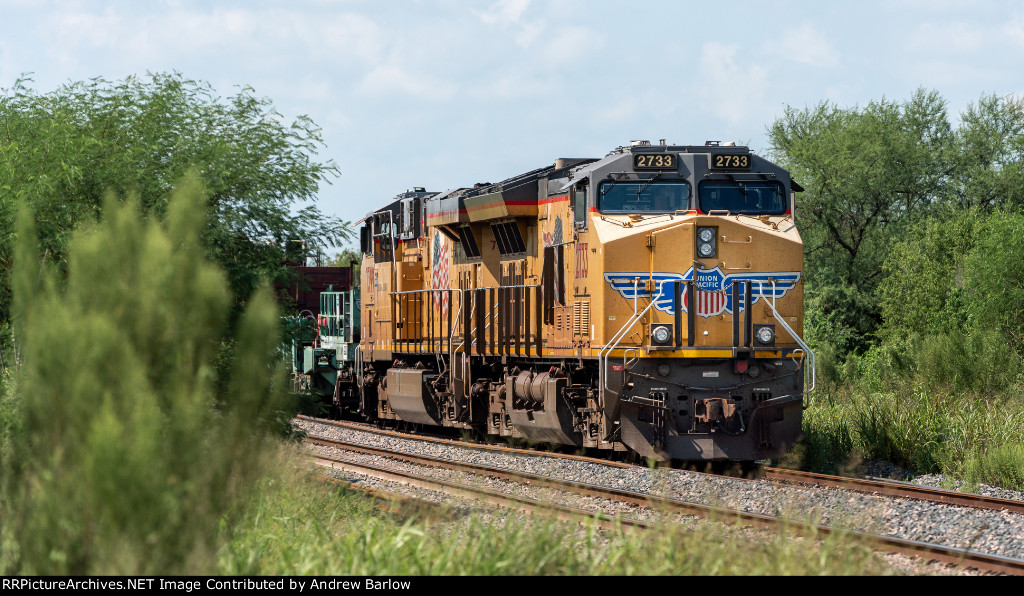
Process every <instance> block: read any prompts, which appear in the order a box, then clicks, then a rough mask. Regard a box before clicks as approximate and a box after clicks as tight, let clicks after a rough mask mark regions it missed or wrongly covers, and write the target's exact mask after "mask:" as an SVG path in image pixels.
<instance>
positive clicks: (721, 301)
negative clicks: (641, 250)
mask: <svg viewBox="0 0 1024 596" xmlns="http://www.w3.org/2000/svg"><path fill="white" fill-rule="evenodd" d="M648 278H653V279H654V285H655V291H654V293H653V294H652V293H651V292H648V291H647V290H645V289H644V280H646V279H648ZM604 279H605V281H606V282H608V284H609V285H611V287H612V289H613V290H615V291H617V292H618V293H619V294H621V295H622V297H623V298H625V299H626V300H645V301H646V300H651V299H653V298H655V297H657V301H656V302H655V304H654V308H656V309H658V310H660V311H662V312H666V313H668V314H672V315H674V314H675V308H674V307H673V305H674V301H673V299H672V298H673V297H672V282H675V281H688V280H691V279H692V280H693V281H694V285H695V286H696V288H695V290H694V296H693V306H694V311H695V312H694V314H696V315H698V316H701V317H713V316H717V315H720V314H722V313H729V314H733V313H734V312H735V313H739V312H742V311H743V309H744V308H746V307H747V305H746V304H745V302H746V286H747V285H749V286H750V302H751V304H754V303H756V302H757V301H758V300H760V299H761V298H770V299H774V300H778V299H779V298H783V297H785V295H786V294H787V293H788V292H789V291H790V290H792V289H793V288H795V287H796V284H797V282H798V281H800V272H799V271H773V272H768V273H731V274H728V275H726V274H724V273H722V270H721V269H719V268H718V267H715V268H714V269H698V270H696V271H694V269H693V267H690V268H689V269H687V270H686V273H682V274H680V273H667V272H657V273H654V274H653V275H652V274H650V273H648V272H646V271H639V272H617V273H605V274H604ZM734 281H738V282H740V285H739V304H733V300H732V284H733V282H734ZM682 288H683V289H682V296H681V298H680V304H681V305H682V309H683V312H687V310H686V304H687V299H688V296H687V291H688V290H687V289H686V286H685V285H683V286H682Z"/></svg>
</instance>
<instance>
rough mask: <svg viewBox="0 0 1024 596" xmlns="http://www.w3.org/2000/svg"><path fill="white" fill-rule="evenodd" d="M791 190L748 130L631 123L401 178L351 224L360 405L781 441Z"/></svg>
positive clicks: (797, 263) (809, 365) (804, 355)
mask: <svg viewBox="0 0 1024 596" xmlns="http://www.w3.org/2000/svg"><path fill="white" fill-rule="evenodd" d="M800 190H802V189H801V188H800V187H799V186H798V185H797V184H796V182H794V181H792V180H791V179H790V175H789V173H788V172H786V171H785V170H783V169H782V168H780V167H779V166H777V165H775V164H773V163H771V162H769V161H767V160H766V159H764V158H762V157H759V156H757V155H755V154H754V153H752V152H751V151H750V150H749V148H747V147H742V146H736V145H735V144H731V143H728V144H722V143H717V142H709V143H707V144H705V145H702V146H690V145H668V144H666V143H665V142H664V141H662V142H661V143H660V144H652V143H650V142H647V141H634V142H633V143H631V144H630V145H628V146H622V147H618V148H617V149H615V150H613V151H612V152H610V153H609V154H608V155H606V156H605V157H603V158H588V159H576V158H562V159H558V160H555V161H554V163H553V164H552V165H548V166H545V167H542V168H539V169H536V170H533V171H530V172H526V173H524V174H520V175H518V176H514V177H512V178H509V179H507V180H504V181H502V182H499V183H495V184H491V183H485V184H476V185H473V186H466V187H462V188H456V189H452V190H448V191H445V192H428V191H426V190H425V189H423V188H416V189H414V190H412V191H408V192H405V193H402V194H400V195H398V196H397V197H395V198H394V199H393V200H392V201H391V202H390V203H388V204H387V205H385V206H383V207H382V208H380V209H378V210H376V211H374V212H372V213H370V214H369V215H368V216H367V218H366V219H365V220H364V222H363V226H362V228H361V247H362V251H363V260H362V270H361V309H362V319H361V320H362V324H361V334H360V336H361V337H360V343H359V349H358V350H357V351H355V353H354V357H355V358H356V359H357V362H356V367H355V370H356V373H355V381H356V390H355V391H356V393H357V394H358V401H359V408H360V409H361V410H362V411H363V413H364V414H365V415H367V416H369V417H371V418H375V419H377V420H381V421H405V422H408V423H413V424H420V425H434V426H443V427H453V428H460V429H468V430H472V431H475V432H478V433H480V434H486V435H492V436H496V437H518V438H522V439H525V440H527V441H531V442H538V443H555V444H561V445H567V446H573V447H577V448H580V449H590V450H598V451H605V452H610V453H611V452H631V453H633V454H635V455H636V456H640V457H643V458H649V459H653V460H685V461H702V460H703V461H716V460H717V461H722V460H728V461H753V460H758V459H766V458H772V457H777V456H780V455H782V454H783V453H784V452H786V451H787V450H788V449H789V448H790V447H791V446H792V445H793V444H794V443H795V442H796V441H797V440H798V439H799V437H800V434H801V422H802V412H803V408H804V397H805V394H806V393H807V392H808V391H809V390H810V389H813V383H814V377H813V374H814V366H813V359H814V355H813V353H812V352H811V350H810V349H809V348H808V347H807V345H806V344H805V343H804V341H803V340H802V339H801V334H802V332H803V322H804V321H803V317H804V312H803V245H802V241H801V238H800V234H799V232H798V230H797V226H796V218H795V210H794V194H793V193H795V192H798V191H800ZM808 383H809V384H810V386H809V387H808ZM805 388H806V389H807V391H805Z"/></svg>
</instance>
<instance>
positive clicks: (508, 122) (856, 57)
mask: <svg viewBox="0 0 1024 596" xmlns="http://www.w3.org/2000/svg"><path fill="white" fill-rule="evenodd" d="M0 15H3V16H2V18H0V88H9V87H10V86H11V84H12V83H13V81H14V80H15V78H17V77H18V76H19V75H20V74H22V73H33V75H32V76H33V79H34V80H35V85H34V87H35V89H36V90H38V91H40V92H47V91H51V90H53V89H55V88H56V87H58V86H59V85H61V84H62V83H65V82H68V81H74V80H83V79H88V78H92V77H96V76H102V77H104V78H107V79H109V80H117V79H121V78H124V77H125V76H127V75H131V74H137V75H144V74H145V73H146V72H147V71H150V72H158V71H169V70H178V71H180V72H182V73H183V74H184V75H185V76H187V77H190V78H193V79H201V80H206V81H209V82H210V83H212V84H213V85H214V87H215V88H216V89H217V90H218V91H219V92H220V93H221V94H222V95H225V96H227V95H231V94H232V93H234V91H235V89H236V87H237V86H239V85H251V86H252V87H254V88H255V90H256V93H257V94H258V95H261V96H266V97H269V98H270V99H271V100H273V102H274V105H275V106H276V107H277V108H278V110H279V111H280V112H282V114H284V115H285V116H286V117H289V118H293V117H294V116H296V115H298V114H306V115H308V116H310V117H311V118H312V119H313V120H314V121H315V122H316V123H317V124H319V125H320V126H321V127H322V128H323V132H324V139H325V141H326V144H327V148H326V150H325V151H324V152H323V153H322V154H321V155H320V156H319V158H320V159H322V160H333V161H335V162H336V163H337V164H338V167H339V168H340V170H341V174H342V175H341V177H340V178H338V179H336V180H335V181H334V183H333V184H331V185H329V186H325V187H324V188H322V189H321V193H320V200H319V202H318V204H319V206H320V208H321V209H322V210H323V211H324V212H326V213H329V214H333V215H336V216H337V217H339V218H341V219H344V220H350V221H354V220H358V219H360V218H362V217H363V216H364V215H365V214H366V213H367V212H369V211H371V210H373V209H374V208H375V207H376V206H378V205H379V204H381V203H383V202H384V201H386V200H387V199H389V198H391V197H393V196H394V195H395V194H397V193H399V192H401V191H403V190H405V189H407V188H412V187H414V186H424V187H426V188H427V189H428V190H445V189H447V188H454V187H458V186H465V185H471V184H473V183H475V182H484V181H490V182H496V181H498V180H501V179H504V178H507V177H509V176H512V175H514V174H518V173H521V172H525V171H527V170H531V169H534V168H538V167H542V166H544V165H547V164H550V163H552V162H553V161H554V159H555V158H557V157H600V156H602V155H604V154H605V153H607V152H608V150H610V149H612V148H614V147H616V146H618V145H622V144H626V143H628V142H629V141H630V140H632V139H650V140H653V141H654V142H657V140H658V139H667V140H668V142H670V143H678V144H702V143H703V142H704V141H706V140H722V141H729V140H732V141H737V142H739V143H741V144H749V145H750V146H751V147H752V148H753V149H754V150H755V151H758V152H760V153H764V152H765V151H766V150H767V149H769V147H768V141H767V137H766V134H765V130H766V128H767V127H768V126H769V125H770V124H771V123H772V122H773V121H774V120H775V119H776V118H778V117H779V116H781V115H782V113H783V110H784V109H785V107H786V106H787V105H788V106H794V107H797V108H803V107H806V106H812V105H815V104H817V103H819V102H821V101H825V100H828V101H832V102H835V103H837V104H839V105H840V106H845V107H852V106H854V105H860V106H863V105H864V104H866V103H867V102H869V101H872V100H879V99H882V98H883V97H884V98H886V99H889V100H894V101H903V100H905V99H907V98H909V97H910V95H911V94H912V93H913V91H914V90H915V89H917V88H918V87H924V88H927V89H934V90H937V91H938V92H939V93H941V94H942V96H943V97H944V98H945V99H946V100H947V102H948V104H949V113H950V116H951V118H953V119H954V121H955V119H956V116H957V114H959V112H960V111H961V110H963V109H964V108H965V107H967V105H968V104H969V103H970V102H974V101H977V100H978V98H979V97H981V96H982V95H983V94H996V95H1000V96H1004V95H1010V94H1013V95H1018V96H1019V95H1022V94H1024V3H1022V2H1019V1H1018V0H1012V1H997V0H992V1H984V0H980V1H972V2H967V1H963V2H955V1H951V0H927V1H925V0H883V1H860V2H838V1H825V0H816V1H807V0H778V1H754V0H731V1H729V2H712V1H709V0H699V1H684V0H630V1H626V0H477V1H470V0H433V1H427V0H390V1H379V0H376V1H363V0H287V1H269V0H262V1H261V0H249V1H233V0H222V1H218V0H206V1H190V0H146V1H140V0H133V1H125V0H105V1H88V0H77V1H74V0H66V1H59V0H52V1H47V0H0Z"/></svg>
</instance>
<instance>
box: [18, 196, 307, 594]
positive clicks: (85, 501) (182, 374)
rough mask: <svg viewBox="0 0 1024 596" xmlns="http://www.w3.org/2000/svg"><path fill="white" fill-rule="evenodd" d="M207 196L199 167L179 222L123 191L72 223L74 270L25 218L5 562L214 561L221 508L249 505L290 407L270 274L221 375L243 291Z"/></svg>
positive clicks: (51, 566) (112, 568)
mask: <svg viewBox="0 0 1024 596" xmlns="http://www.w3.org/2000/svg"><path fill="white" fill-rule="evenodd" d="M203 204H204V196H203V192H202V189H201V187H200V185H199V183H198V182H197V181H196V180H195V178H190V179H187V180H186V181H184V182H183V183H182V184H181V185H180V186H179V188H178V189H177V190H176V191H175V192H174V194H173V196H172V199H171V201H170V203H169V204H168V207H167V216H166V223H165V224H161V223H159V222H158V221H157V220H156V219H154V218H150V220H149V221H148V222H146V221H143V220H142V219H141V218H140V214H139V204H138V201H137V200H135V199H130V200H128V201H126V202H125V203H124V205H122V206H119V205H118V204H117V201H116V200H115V199H114V198H113V195H110V196H108V198H107V199H106V203H105V205H104V207H103V213H104V218H103V221H102V222H100V223H96V224H93V225H90V226H86V227H85V228H83V229H80V230H79V231H76V232H75V233H74V234H72V238H71V239H70V241H69V248H68V251H67V253H68V264H67V281H66V285H65V284H63V283H61V281H60V280H59V279H58V276H57V275H56V274H55V272H54V271H53V268H52V267H50V266H47V265H44V267H43V269H42V271H40V266H39V263H40V260H39V253H38V250H37V249H36V248H35V247H34V246H33V242H32V240H33V239H34V238H36V232H35V230H34V229H33V226H32V221H31V217H30V216H29V214H28V213H27V210H26V211H23V213H22V216H21V217H20V218H19V219H20V223H19V238H20V242H19V244H18V253H17V261H16V267H15V272H14V277H15V283H14V288H15V308H16V313H17V321H18V327H17V331H18V337H19V344H20V346H21V348H22V354H23V364H22V366H21V369H20V371H19V383H18V394H19V399H20V404H18V405H17V406H16V407H17V409H18V410H19V412H18V415H17V418H18V419H19V420H20V423H21V425H22V426H21V428H19V429H18V431H17V432H16V433H14V436H13V437H12V438H11V449H10V451H9V452H7V453H4V458H3V460H2V465H3V474H2V481H0V487H2V493H0V494H2V499H0V520H2V521H0V523H2V524H3V528H2V531H0V536H4V537H7V538H8V539H9V541H10V542H9V544H12V545H13V546H12V547H11V549H10V550H11V552H10V554H9V556H8V557H6V558H5V559H4V560H3V561H2V562H0V573H4V574H11V573H19V574H40V573H48V574H49V573H53V574H65V575H91V574H147V575H157V574H159V575H164V574H172V575H174V574H205V573H211V572H213V567H212V561H211V558H212V556H213V554H214V553H215V552H216V551H217V549H218V548H219V544H220V540H221V538H222V537H221V535H220V530H219V524H221V523H227V524H228V527H230V525H231V519H232V512H233V511H238V510H239V507H243V506H244V504H245V498H246V497H247V496H248V494H249V491H250V488H251V486H252V483H253V482H254V480H255V479H257V478H259V477H260V475H261V473H262V470H263V467H262V466H263V457H262V456H261V453H262V445H263V443H264V440H265V436H266V431H268V430H270V429H272V428H275V427H276V425H278V424H280V418H281V417H282V415H283V412H282V401H281V395H282V394H281V391H280V389H281V387H280V377H281V375H280V371H279V370H277V369H276V367H275V357H274V351H275V349H276V348H277V344H278V336H277V331H278V317H277V314H276V307H275V305H274V302H273V298H272V296H271V293H270V291H269V290H267V289H262V290H260V291H259V292H257V293H256V294H255V295H254V296H252V298H251V299H250V300H248V301H247V302H248V304H247V307H246V308H245V312H244V313H243V314H242V316H241V318H240V319H239V320H238V323H237V329H236V330H235V331H234V337H235V338H236V339H237V344H236V346H235V348H234V350H233V354H232V357H231V359H230V362H229V363H225V364H223V368H225V369H226V370H227V371H229V372H227V373H226V374H228V375H229V376H230V379H229V381H228V382H227V383H225V384H224V387H225V390H224V391H223V392H221V393H218V392H216V391H215V386H216V384H217V378H216V377H217V369H216V365H215V359H216V357H217V354H218V351H219V346H220V342H221V339H222V338H223V337H225V336H226V335H227V334H228V328H227V325H228V321H229V312H230V307H231V299H230V293H229V290H228V286H227V282H226V279H225V276H224V273H223V272H222V271H221V270H220V269H218V268H217V267H216V266H214V265H211V264H210V263H208V262H206V261H205V259H204V258H203V256H202V253H203V249H202V247H201V246H200V243H199V241H198V239H199V236H200V232H201V230H202V228H203V227H204V225H205V222H206V215H205V210H204V208H203ZM284 417H285V418H286V419H287V418H288V416H287V415H285V416H284Z"/></svg>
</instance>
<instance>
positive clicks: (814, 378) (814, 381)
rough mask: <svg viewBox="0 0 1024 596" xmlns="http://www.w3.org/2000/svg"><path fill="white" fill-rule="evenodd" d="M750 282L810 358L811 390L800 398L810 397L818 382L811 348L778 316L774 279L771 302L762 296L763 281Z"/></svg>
mask: <svg viewBox="0 0 1024 596" xmlns="http://www.w3.org/2000/svg"><path fill="white" fill-rule="evenodd" d="M751 282H757V284H758V285H759V286H760V287H761V297H762V298H764V303H765V304H767V305H768V306H769V308H771V309H772V313H773V314H774V315H775V320H776V321H778V322H779V323H780V324H781V325H782V327H783V329H785V330H786V332H787V333H789V336H790V337H792V338H793V339H794V340H796V343H797V344H798V345H799V346H800V348H801V349H802V350H803V351H804V353H806V354H807V355H809V356H810V360H811V388H810V389H808V390H806V391H804V392H803V393H802V394H801V396H807V395H810V394H811V392H812V391H814V388H815V387H816V386H817V382H818V379H817V371H816V367H815V359H814V351H813V350H811V348H810V347H808V346H807V344H806V343H804V340H802V339H800V336H799V335H797V334H796V332H794V331H793V329H792V328H791V327H790V326H789V325H788V324H786V319H785V318H784V317H783V316H782V315H780V314H779V311H778V310H776V309H775V280H774V279H773V280H772V296H771V300H768V296H765V295H764V282H763V281H761V280H759V279H755V280H751ZM804 409H805V410H806V409H807V405H806V404H805V405H804Z"/></svg>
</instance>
